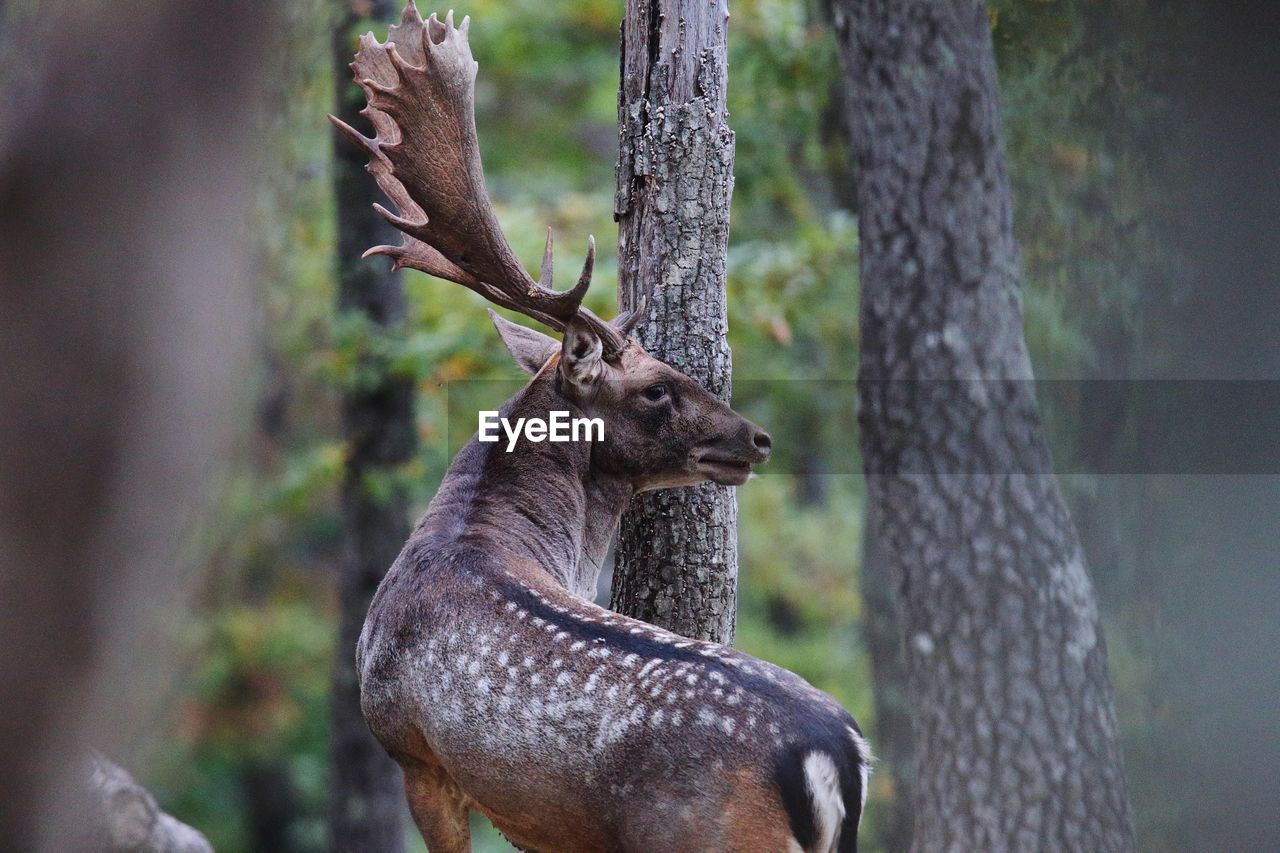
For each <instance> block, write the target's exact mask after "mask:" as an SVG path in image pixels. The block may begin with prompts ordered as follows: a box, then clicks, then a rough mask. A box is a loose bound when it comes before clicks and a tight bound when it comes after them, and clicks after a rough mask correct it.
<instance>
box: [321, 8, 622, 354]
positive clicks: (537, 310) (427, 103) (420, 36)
mask: <svg viewBox="0 0 1280 853" xmlns="http://www.w3.org/2000/svg"><path fill="white" fill-rule="evenodd" d="M469 26H470V18H463V20H462V24H461V25H460V26H458V27H456V28H455V27H454V26H453V12H450V13H449V14H448V15H447V16H446V17H445V20H444V22H443V23H442V22H441V21H439V20H438V19H437V18H436V16H435V15H434V14H433V15H432V16H431V17H430V18H428V19H427V20H426V21H423V20H422V17H421V16H420V15H419V14H418V10H417V8H416V7H415V6H414V3H413V0H410V2H409V4H408V5H407V6H406V7H405V10H404V16H403V17H402V18H401V20H400V23H399V24H397V25H394V26H392V27H391V29H390V31H389V32H388V34H387V42H386V44H379V43H378V41H377V39H375V38H374V36H373V34H372V33H368V34H366V35H364V36H362V37H361V39H360V50H359V52H358V53H357V54H356V57H355V61H354V62H352V63H351V69H352V71H354V72H355V80H356V83H358V84H359V85H360V88H361V89H363V90H364V93H365V98H366V100H367V101H368V106H367V107H366V108H365V109H364V110H363V111H362V113H361V114H362V115H365V116H367V117H368V118H369V121H370V122H371V123H372V124H373V128H374V131H375V132H376V135H375V137H374V138H373V139H369V138H367V137H365V136H364V135H363V134H361V133H360V132H358V131H356V130H355V129H354V128H352V127H351V126H349V125H347V124H345V123H344V122H342V121H340V120H339V119H337V118H334V117H333V116H329V120H330V121H332V122H333V123H334V125H336V126H337V128H338V129H339V130H341V131H342V132H343V133H344V134H345V135H346V136H347V137H348V138H349V139H350V140H351V141H353V142H354V143H356V144H357V145H359V146H360V147H361V148H363V149H364V150H365V151H366V152H368V154H369V158H370V159H369V165H368V170H369V173H370V174H372V175H373V177H374V179H375V180H377V182H378V186H379V187H380V188H381V189H382V191H383V192H384V193H385V194H386V195H387V198H389V199H390V200H391V201H392V203H393V204H394V205H395V206H396V208H397V209H398V210H399V214H398V215H397V214H396V213H392V212H391V211H389V210H387V209H386V208H384V207H382V206H381V205H374V207H375V208H376V209H377V211H378V212H379V213H381V214H382V215H383V216H384V217H386V219H387V221H389V222H390V223H391V224H392V225H394V226H395V227H396V228H398V229H400V231H402V232H404V240H403V242H402V243H401V244H400V245H399V246H374V247H373V248H371V249H369V250H368V251H367V252H365V257H368V256H369V255H387V256H389V257H391V258H392V259H393V260H394V262H395V268H396V269H398V268H400V267H410V268H412V269H416V270H421V271H423V272H425V273H429V274H431V275H434V276H438V277H440V278H444V279H448V280H449V281H453V282H457V283H458V284H461V285H463V286H464V287H468V288H470V289H471V290H474V291H475V292H476V293H479V294H480V295H482V296H484V297H485V298H486V299H488V300H489V301H490V302H493V303H494V304H496V305H500V306H502V307H503V308H510V309H511V310H513V311H518V312H520V313H521V314H524V315H525V316H527V317H529V318H531V319H534V320H537V321H538V322H540V323H543V324H545V325H547V326H550V327H551V328H552V329H555V330H557V331H563V330H564V328H565V326H566V325H567V324H568V323H569V321H570V320H572V319H573V318H574V317H575V316H577V317H581V318H582V319H583V320H584V321H586V322H587V323H588V324H589V325H590V326H591V327H592V329H593V330H594V331H595V332H596V334H597V335H598V336H599V337H600V341H601V343H602V344H603V346H604V354H605V356H606V357H607V358H614V357H616V356H617V354H618V353H619V352H621V351H622V349H623V348H624V347H625V346H626V343H627V334H628V333H629V332H630V329H631V326H632V325H634V323H635V320H636V319H637V318H638V313H639V312H638V311H637V312H631V313H629V314H627V315H625V316H620V317H618V318H617V319H616V320H614V322H613V323H606V322H605V321H604V320H601V319H600V318H599V317H597V316H596V315H595V314H593V313H591V312H590V311H588V310H587V309H586V308H583V307H582V298H583V296H585V295H586V292H587V288H588V287H589V286H590V284H591V270H592V266H593V265H594V263H595V239H594V238H590V239H589V241H588V245H587V258H586V261H585V263H584V264H583V267H582V275H581V277H580V278H579V279H578V283H577V284H576V285H575V286H574V288H573V289H572V290H567V291H563V292H556V291H555V290H553V289H552V287H551V251H552V250H551V231H550V229H548V231H547V246H546V250H545V252H544V253H543V256H542V271H541V273H540V275H539V281H534V280H533V278H532V277H531V276H530V275H529V273H528V272H526V271H525V268H524V267H523V266H522V265H521V264H520V261H519V260H518V259H517V258H516V256H515V252H513V251H512V250H511V246H510V245H509V244H508V243H507V238H506V237H505V236H504V235H503V233H502V229H501V228H500V227H499V225H498V220H497V217H496V216H494V213H493V208H492V207H491V206H490V204H489V194H488V193H487V192H486V190H485V184H484V170H483V169H482V167H481V165H480V147H479V145H478V143H477V140H476V124H475V81H476V69H477V68H478V67H479V66H478V63H477V62H476V61H475V60H474V59H472V58H471V46H470V45H469V44H468V42H467V30H468V28H469Z"/></svg>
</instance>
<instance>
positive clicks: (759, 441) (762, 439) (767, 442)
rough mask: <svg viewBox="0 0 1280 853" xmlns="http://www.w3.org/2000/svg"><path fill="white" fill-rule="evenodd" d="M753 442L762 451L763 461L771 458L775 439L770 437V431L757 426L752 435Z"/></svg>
mask: <svg viewBox="0 0 1280 853" xmlns="http://www.w3.org/2000/svg"><path fill="white" fill-rule="evenodd" d="M751 443H752V444H753V445H755V448H756V450H758V451H760V456H761V459H760V461H761V462H763V461H764V460H765V459H768V458H769V453H770V452H772V450H773V439H772V438H769V433H767V432H765V431H764V430H762V429H760V427H756V428H755V431H754V433H753V434H752V436H751Z"/></svg>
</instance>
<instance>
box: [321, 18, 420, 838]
mask: <svg viewBox="0 0 1280 853" xmlns="http://www.w3.org/2000/svg"><path fill="white" fill-rule="evenodd" d="M342 9H343V16H342V19H341V21H340V23H339V28H338V30H337V33H336V37H335V39H334V58H335V60H336V63H337V68H336V75H337V81H338V112H337V115H338V117H339V118H341V119H342V120H343V121H345V122H347V123H348V124H350V125H352V126H353V127H357V128H360V127H363V119H362V118H361V117H360V116H359V115H358V111H359V109H360V107H361V105H362V104H363V100H364V99H363V96H362V95H361V93H360V90H359V89H358V88H356V86H355V85H354V84H352V83H350V82H349V81H350V79H351V78H350V72H349V71H348V70H347V63H348V62H349V61H350V59H351V56H352V55H354V53H355V51H356V48H357V44H356V41H355V39H356V37H357V36H358V35H359V34H360V33H361V32H364V31H366V30H368V29H369V27H370V25H371V24H372V23H374V22H375V21H388V20H391V19H392V16H393V15H394V14H395V11H396V9H395V7H394V5H393V3H391V2H389V0H380V2H376V3H372V4H370V3H359V2H351V3H350V4H347V3H343V4H342ZM365 14H367V15H368V16H369V17H368V18H364V17H362V16H363V15H365ZM364 130H365V132H366V133H367V132H368V130H369V129H368V128H367V127H365V128H364ZM334 172H335V194H336V198H337V215H338V259H339V260H338V263H339V268H340V276H339V286H338V308H339V310H340V311H350V312H356V313H358V314H360V315H362V316H363V317H364V319H365V320H367V322H369V323H370V324H372V326H373V327H374V328H376V329H378V330H379V331H380V332H381V333H384V334H396V333H397V331H398V329H399V328H400V327H401V326H402V324H403V322H404V318H405V310H406V303H405V295H404V286H403V284H402V282H401V280H400V276H399V274H397V273H394V272H391V270H390V268H389V267H390V265H389V264H388V263H387V262H386V259H384V258H370V259H368V260H360V255H361V253H363V252H364V250H365V249H366V248H368V247H369V246H376V245H379V244H383V243H392V244H393V243H395V242H396V240H395V239H394V238H395V232H394V230H393V229H392V228H391V226H389V225H387V224H386V223H385V222H384V221H383V220H382V218H381V217H380V216H378V215H377V214H376V213H375V212H374V211H373V209H372V205H373V203H374V202H378V201H381V202H382V203H384V204H386V201H385V200H384V199H383V198H382V197H381V195H380V194H379V193H378V190H377V188H376V186H375V185H374V183H373V181H371V180H369V177H368V175H366V174H365V171H364V155H363V153H362V152H361V151H359V150H357V149H356V148H355V147H354V146H352V145H350V144H348V143H347V142H346V141H345V140H339V141H337V142H336V145H335V165H334ZM362 358H364V359H366V364H365V368H366V369H367V373H366V375H372V376H375V377H376V378H375V379H374V380H372V381H370V382H365V383H362V384H361V385H359V386H356V387H353V388H349V389H348V390H347V391H346V392H345V393H344V395H343V400H342V421H343V435H344V438H345V440H346V442H347V462H346V470H345V472H344V476H343V482H342V529H343V540H344V554H343V559H342V568H341V578H340V582H339V602H340V608H341V614H340V625H339V634H338V653H337V659H336V660H335V662H334V671H333V699H332V703H333V704H332V714H333V718H332V722H331V735H332V750H333V753H332V758H333V787H332V790H331V792H330V796H331V808H330V812H329V832H330V840H331V843H332V845H333V849H334V850H338V851H347V850H379V851H391V852H392V853H394V851H399V850H403V849H404V825H405V817H406V806H405V798H404V783H403V780H402V778H401V774H400V769H399V767H397V766H396V764H395V763H394V762H393V761H392V760H391V759H390V758H389V757H388V756H387V754H386V752H385V751H384V750H383V748H382V746H381V745H380V744H379V743H378V742H377V741H376V740H374V738H373V735H372V734H371V733H370V732H369V729H368V726H366V725H365V721H364V717H363V716H362V715H361V712H360V687H359V683H358V681H357V679H356V671H355V655H356V652H355V649H356V642H357V641H358V640H359V638H360V629H361V627H362V626H363V624H364V617H365V614H366V613H367V612H368V610H369V601H370V600H371V599H372V598H373V593H374V592H375V591H376V590H377V588H378V583H379V582H380V581H381V580H382V576H383V575H384V574H385V573H386V570H387V569H388V568H389V567H390V566H391V564H392V562H394V561H395V558H396V555H397V554H399V553H400V548H401V547H402V546H403V545H404V541H405V540H406V539H407V538H408V537H409V529H410V519H409V514H408V500H407V495H406V494H405V492H404V490H403V488H401V487H400V486H399V485H398V484H397V485H393V486H392V487H391V488H390V489H389V490H387V491H386V492H384V491H383V490H381V489H379V490H376V491H375V490H373V489H371V488H370V482H371V480H372V479H373V478H375V477H380V478H382V480H383V481H386V480H389V479H393V478H394V471H395V469H396V467H397V466H399V465H401V464H403V463H405V462H407V461H409V460H410V459H411V458H412V456H413V454H414V451H415V448H416V431H415V426H414V420H413V396H414V392H413V382H412V379H411V378H410V377H406V376H394V375H391V374H389V373H388V372H387V366H386V365H385V364H383V363H379V362H376V361H375V362H370V361H368V359H370V358H372V356H367V355H364V356H362ZM362 372H365V371H362Z"/></svg>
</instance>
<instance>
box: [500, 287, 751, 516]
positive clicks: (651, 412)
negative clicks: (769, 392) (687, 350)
mask: <svg viewBox="0 0 1280 853" xmlns="http://www.w3.org/2000/svg"><path fill="white" fill-rule="evenodd" d="M489 313H490V316H491V317H492V318H493V323H494V325H495V326H496V327H497V329H498V333H499V334H500V335H502V339H503V341H504V342H505V343H506V345H507V349H509V350H510V351H511V355H512V356H513V357H514V358H515V360H516V363H518V364H519V365H520V366H521V367H523V368H524V369H525V370H527V371H528V372H529V373H532V374H534V375H536V376H538V377H539V379H540V380H541V381H547V382H552V383H554V385H555V388H556V392H557V393H558V394H559V395H560V396H562V397H563V398H565V399H566V400H567V401H568V402H570V403H572V404H573V405H574V406H575V408H577V409H579V410H580V411H582V412H583V413H584V414H585V415H586V416H587V417H593V418H600V419H601V420H602V421H603V422H604V440H603V441H600V442H596V443H595V444H593V445H592V464H593V467H595V468H597V469H599V470H601V471H602V472H607V473H609V474H612V475H616V476H621V477H624V478H625V479H627V480H629V481H630V482H631V483H632V484H633V485H634V486H635V488H636V489H637V490H638V491H641V490H645V489H656V488H665V487H670V486H687V485H692V484H694V483H700V482H703V481H705V480H711V481H713V482H716V483H719V484H721V485H725V486H737V485H741V484H742V483H744V482H746V480H747V477H748V476H750V474H751V466H752V465H754V464H757V463H760V462H764V461H765V460H766V459H768V458H769V451H770V449H771V447H772V442H771V441H770V439H769V435H768V433H766V432H765V431H764V430H762V429H760V427H758V426H756V425H755V424H753V423H752V422H751V421H749V420H747V419H746V418H744V417H743V416H742V415H740V414H738V413H737V412H735V411H733V409H731V408H729V407H728V406H727V405H725V404H724V403H723V402H721V400H720V399H718V398H717V397H716V396H714V395H713V394H711V393H710V392H708V391H707V390H706V389H705V388H703V387H702V386H701V385H699V384H698V383H697V382H696V381H694V380H693V379H691V378H689V377H688V376H686V375H685V374H683V373H681V372H680V371H679V370H676V369H675V368H674V367H671V366H670V365H669V364H666V363H664V362H662V361H659V360H658V359H656V358H654V357H653V356H651V355H649V353H647V352H645V351H644V349H643V348H642V347H641V346H640V345H639V344H638V343H636V342H635V341H634V340H631V339H627V341H626V344H625V346H623V347H622V349H621V350H619V351H618V352H617V353H616V354H615V355H614V357H613V358H607V357H605V354H604V344H603V341H601V340H600V338H599V337H598V336H597V335H596V332H595V330H594V329H592V328H591V327H590V326H589V325H588V324H587V323H583V322H579V321H578V320H576V319H575V320H572V321H570V323H569V324H568V326H567V327H566V328H565V331H564V337H563V340H560V341H557V340H556V339H555V338H552V337H550V336H549V335H544V334H542V333H541V332H536V331H534V330H533V329H528V328H525V327H524V326H518V325H516V324H515V323H511V322H509V321H507V320H504V319H502V318H501V317H500V316H498V315H497V314H494V313H493V312H492V311H490V312H489Z"/></svg>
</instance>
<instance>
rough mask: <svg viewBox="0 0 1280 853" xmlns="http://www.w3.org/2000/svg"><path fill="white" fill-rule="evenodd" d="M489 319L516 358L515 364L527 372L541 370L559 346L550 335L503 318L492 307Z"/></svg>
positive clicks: (512, 355)
mask: <svg viewBox="0 0 1280 853" xmlns="http://www.w3.org/2000/svg"><path fill="white" fill-rule="evenodd" d="M489 319H490V320H492V321H493V327H494V328H495V329H497V330H498V335H499V336H500V337H501V338H502V342H503V343H504V344H506V345H507V350H508V351H510V353H511V357H512V358H514V359H515V360H516V364H518V365H520V366H521V367H522V368H524V370H525V371H526V372H528V373H537V372H538V371H539V370H541V369H542V365H544V364H546V363H547V359H549V358H551V356H552V355H554V354H555V351H556V350H557V349H559V348H560V344H559V343H557V342H556V339H555V338H553V337H551V336H550V335H544V334H542V332H539V331H537V330H535V329H530V328H529V327H528V326H521V325H519V324H518V323H512V322H511V321H510V320H506V319H503V318H502V317H501V316H500V315H499V314H497V313H496V312H495V311H494V310H493V309H492V308H491V309H489Z"/></svg>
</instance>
